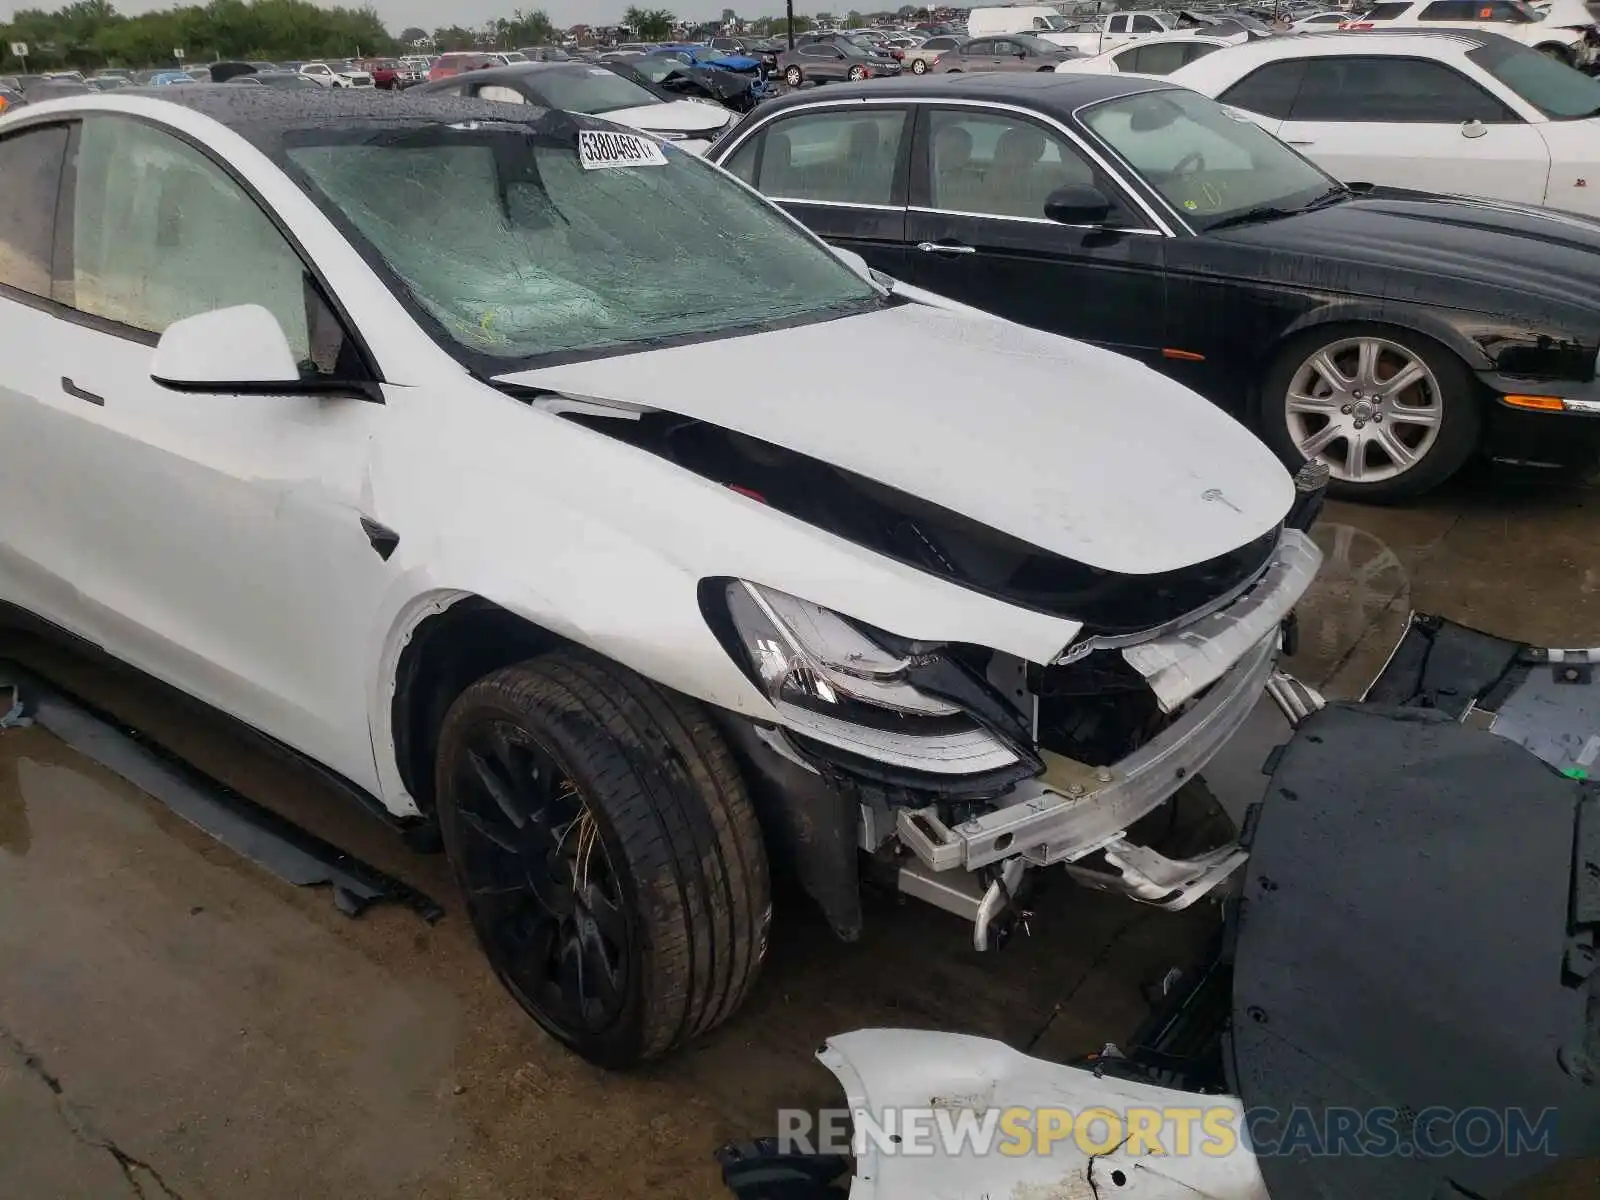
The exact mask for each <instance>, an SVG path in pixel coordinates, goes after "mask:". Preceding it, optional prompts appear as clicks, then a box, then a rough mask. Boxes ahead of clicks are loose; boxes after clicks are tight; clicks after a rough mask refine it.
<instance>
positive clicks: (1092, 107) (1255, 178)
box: [709, 74, 1600, 500]
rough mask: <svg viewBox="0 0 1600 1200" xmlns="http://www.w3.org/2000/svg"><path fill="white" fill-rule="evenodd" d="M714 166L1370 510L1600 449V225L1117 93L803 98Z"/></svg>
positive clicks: (904, 270) (1113, 86) (939, 83)
mask: <svg viewBox="0 0 1600 1200" xmlns="http://www.w3.org/2000/svg"><path fill="white" fill-rule="evenodd" d="M709 157H710V158H711V160H712V161H714V162H717V163H720V164H721V165H723V166H724V167H726V168H727V169H729V170H730V171H732V172H733V173H734V174H735V175H738V176H739V177H740V178H742V179H743V180H745V181H746V182H747V183H750V184H752V185H753V186H755V187H757V188H759V189H760V190H761V191H762V192H764V193H766V194H767V195H769V196H771V197H772V198H773V199H774V200H776V201H778V202H779V203H781V204H782V205H783V206H784V207H785V208H786V209H788V210H789V211H790V212H792V213H793V214H794V215H795V216H796V217H797V218H798V219H800V220H801V221H803V222H805V223H806V224H807V225H809V226H810V227H811V228H812V229H814V230H815V231H816V232H817V233H819V234H821V235H822V236H823V237H825V238H827V239H828V240H829V241H831V242H833V243H835V244H836V245H838V246H840V247H842V248H845V249H848V250H852V251H855V252H857V253H859V254H860V255H861V256H862V257H863V258H865V259H866V260H867V262H868V263H869V264H870V265H871V266H873V267H875V268H877V269H879V270H880V271H882V272H884V273H885V274H888V275H891V276H894V277H896V278H898V279H901V280H904V281H905V282H907V283H910V284H913V285H916V286H919V287H923V288H926V289H928V290H930V291H934V292H939V293H943V294H944V295H947V296H950V297H951V298H953V299H957V300H961V301H965V302H966V303H968V304H972V305H974V306H976V307H979V308H983V309H987V310H989V311H991V312H994V313H996V314H998V315H1000V316H1003V317H1008V318H1010V319H1012V320H1015V321H1019V322H1021V323H1024V324H1028V325H1033V326H1037V327H1039V328H1042V329H1048V330H1052V331H1054V332H1057V333H1062V334H1066V335H1068V336H1071V337H1075V338H1080V339H1083V340H1085V341H1089V342H1093V343H1096V344H1099V345H1102V346H1106V347H1109V348H1111V349H1115V350H1118V351H1120V352H1122V353H1125V354H1128V355H1132V356H1134V357H1137V358H1140V359H1142V360H1144V361H1145V362H1147V363H1148V364H1150V365H1151V366H1153V367H1156V368H1157V369H1159V370H1162V371H1165V372H1166V373H1168V374H1170V375H1173V376H1174V377H1176V378H1178V379H1180V380H1182V381H1183V382H1185V383H1187V384H1189V385H1190V386H1191V387H1193V388H1195V389H1196V390H1197V391H1199V392H1201V393H1202V394H1203V395H1205V396H1207V397H1209V398H1210V399H1211V400H1213V401H1214V402H1216V403H1218V404H1220V405H1222V406H1224V407H1226V408H1227V409H1229V410H1230V411H1231V412H1233V413H1235V414H1236V415H1237V416H1239V418H1240V419H1241V420H1245V421H1248V422H1250V423H1251V424H1253V425H1254V426H1255V428H1256V429H1257V430H1258V431H1259V433H1260V435H1261V436H1262V437H1263V438H1264V439H1265V440H1266V441H1267V443H1268V444H1270V445H1271V446H1272V447H1273V448H1274V449H1275V450H1277V451H1278V452H1279V453H1280V454H1281V455H1282V456H1283V458H1284V459H1285V461H1287V462H1290V463H1295V462H1298V461H1300V460H1301V459H1302V458H1303V457H1305V456H1314V457H1317V458H1320V459H1322V460H1323V461H1325V462H1326V463H1327V464H1328V465H1329V467H1330V468H1331V469H1332V472H1333V477H1334V488H1335V490H1336V491H1338V492H1339V493H1342V494H1343V495H1345V496H1350V497H1360V498H1365V499H1370V500H1387V499H1395V498H1399V497H1403V496H1411V495H1416V494H1417V493H1420V492H1422V491H1425V490H1427V489H1428V488H1431V487H1433V486H1434V485H1436V484H1438V483H1440V482H1442V481H1443V480H1444V479H1445V478H1447V477H1448V476H1450V475H1451V474H1453V473H1454V472H1455V471H1456V470H1457V469H1458V468H1459V467H1461V466H1462V464H1463V463H1465V462H1466V461H1467V460H1468V459H1469V458H1470V457H1472V456H1473V455H1474V453H1475V452H1478V451H1482V452H1484V453H1486V454H1487V455H1489V456H1490V457H1492V458H1495V459H1500V460H1508V461H1515V462H1517V463H1520V464H1524V465H1536V466H1548V467H1573V466H1580V465H1587V464H1589V463H1591V462H1592V461H1593V459H1594V456H1595V453H1596V450H1597V448H1600V421H1597V420H1595V419H1594V418H1595V417H1596V416H1600V381H1597V379H1596V371H1595V367H1596V355H1597V353H1600V222H1596V221H1592V220H1589V219H1587V218H1583V217H1574V216H1569V215H1567V214H1564V213H1555V212H1549V211H1545V210H1540V209H1533V208H1521V207H1516V206H1512V205H1507V204H1499V203H1488V202H1474V201H1470V200H1461V199H1454V198H1449V199H1447V198H1444V197H1440V196H1433V195H1428V194H1424V193H1419V192H1401V191H1393V190H1381V189H1370V188H1367V189H1356V190H1352V189H1351V188H1348V187H1345V186H1344V185H1342V184H1340V183H1338V182H1337V181H1335V180H1334V179H1333V178H1331V177H1330V176H1328V175H1326V174H1324V173H1323V172H1322V171H1321V170H1320V169H1319V168H1317V167H1315V166H1313V165H1312V164H1311V163H1309V162H1308V161H1306V160H1305V159H1304V158H1302V157H1301V156H1300V155H1298V154H1297V153H1295V152H1294V151H1293V150H1290V149H1289V148H1288V147H1287V146H1285V145H1283V143H1281V142H1279V141H1277V140H1276V139H1275V138H1273V137H1272V136H1271V135H1269V134H1267V133H1266V132H1265V131H1263V130H1262V129H1261V128H1260V127H1259V126H1257V125H1255V124H1254V123H1252V122H1250V121H1247V120H1241V119H1237V118H1235V117H1234V116H1232V115H1230V114H1229V112H1228V110H1226V109H1224V108H1223V107H1221V106H1220V105H1218V104H1216V103H1215V102H1214V101H1211V100H1208V99H1206V98H1205V97H1203V96H1200V95H1198V94H1196V93H1194V92H1191V91H1189V90H1187V89H1185V88H1179V87H1176V86H1173V85H1170V84H1167V83H1165V82H1164V81H1159V80H1155V79H1145V78H1135V77H1131V76H1118V75H1090V74H1081V75H1080V74H1037V75H1036V74H1015V75H1003V74H985V75H959V76H954V77H950V76H944V75H939V76H932V75H930V76H924V77H922V78H920V79H912V78H906V79H901V80H889V81H884V82H881V83H875V84H869V85H865V86H860V87H858V86H854V85H845V86H843V87H838V88H828V89H826V90H825V91H823V92H821V93H812V92H805V93H800V94H796V95H791V96H787V97H784V98H781V99H779V100H776V101H774V102H772V103H771V104H769V105H765V106H763V107H762V108H761V110H760V111H759V112H758V113H756V114H755V115H753V116H752V117H750V118H749V119H748V120H747V121H746V122H745V123H744V124H743V125H742V126H740V127H739V128H738V129H737V130H735V131H734V133H733V134H731V135H730V136H729V137H727V138H725V139H724V140H723V141H722V142H719V143H718V144H717V146H716V147H715V148H714V149H713V151H712V152H711V154H710V156H709ZM1083 399H1088V398H1083ZM1095 399H1098V400H1099V401H1100V402H1105V403H1110V402H1113V401H1120V400H1122V399H1124V398H1120V397H1099V398H1095Z"/></svg>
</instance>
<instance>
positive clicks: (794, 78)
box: [783, 67, 805, 88]
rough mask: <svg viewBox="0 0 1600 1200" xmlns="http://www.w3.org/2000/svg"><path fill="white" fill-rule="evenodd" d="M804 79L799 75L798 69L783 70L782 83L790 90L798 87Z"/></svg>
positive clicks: (786, 68)
mask: <svg viewBox="0 0 1600 1200" xmlns="http://www.w3.org/2000/svg"><path fill="white" fill-rule="evenodd" d="M804 79H805V76H804V75H802V74H801V73H800V68H799V67H785V68H784V69H783V81H784V82H785V83H787V84H788V85H789V86H790V87H792V88H797V87H799V86H800V83H801V81H802V80H804Z"/></svg>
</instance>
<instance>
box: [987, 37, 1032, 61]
mask: <svg viewBox="0 0 1600 1200" xmlns="http://www.w3.org/2000/svg"><path fill="white" fill-rule="evenodd" d="M994 52H995V53H996V54H998V55H1000V57H1002V58H1007V57H1014V56H1016V55H1018V54H1025V53H1027V51H1025V50H1023V48H1022V44H1021V43H1020V42H1006V41H999V42H996V43H995V44H994Z"/></svg>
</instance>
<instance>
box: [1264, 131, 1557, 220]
mask: <svg viewBox="0 0 1600 1200" xmlns="http://www.w3.org/2000/svg"><path fill="white" fill-rule="evenodd" d="M1478 128H1481V129H1482V130H1483V131H1484V132H1483V133H1482V135H1481V136H1478V137H1468V136H1466V135H1465V134H1464V133H1463V132H1462V129H1463V127H1462V126H1461V125H1458V124H1450V125H1443V124H1440V125H1434V124H1422V123H1417V124H1398V123H1396V124H1382V125H1379V124H1369V123H1365V122H1355V121H1351V122H1341V121H1284V122H1283V123H1282V124H1281V125H1280V126H1279V127H1278V130H1277V133H1278V136H1279V137H1280V138H1281V139H1283V140H1284V141H1285V142H1288V143H1289V145H1291V146H1293V147H1294V148H1295V149H1296V150H1299V151H1300V153H1302V154H1304V155H1305V156H1306V157H1307V158H1309V159H1311V160H1312V161H1313V162H1315V163H1317V164H1318V165H1319V166H1321V167H1322V168H1323V170H1325V171H1327V172H1328V173H1329V174H1331V175H1333V176H1334V177H1335V178H1336V179H1339V180H1342V181H1343V182H1345V183H1377V184H1384V185H1387V186H1390V187H1404V188H1416V189H1418V190H1419V191H1425V192H1453V193H1465V194H1467V195H1474V196H1489V197H1493V198H1495V199H1499V200H1517V201H1521V202H1524V203H1530V204H1539V203H1542V202H1543V200H1544V191H1545V179H1546V177H1547V176H1548V174H1549V169H1550V158H1549V151H1548V150H1547V149H1546V147H1545V143H1544V139H1543V138H1541V137H1540V136H1539V133H1538V131H1537V129H1535V128H1534V127H1533V126H1531V125H1510V124H1507V125H1480V126H1478Z"/></svg>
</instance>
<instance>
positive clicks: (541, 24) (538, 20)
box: [505, 8, 560, 48]
mask: <svg viewBox="0 0 1600 1200" xmlns="http://www.w3.org/2000/svg"><path fill="white" fill-rule="evenodd" d="M505 35H506V39H507V42H506V44H507V45H509V46H511V47H513V48H514V47H517V46H545V45H549V44H550V43H552V42H556V41H559V40H560V39H559V38H558V37H557V36H556V27H555V25H554V24H553V23H552V22H551V20H550V18H549V16H547V15H546V14H545V11H544V9H542V8H536V9H534V10H533V11H532V12H524V11H523V10H522V9H520V8H519V9H517V11H516V12H514V13H512V14H511V19H510V20H509V21H507V22H506V28H505Z"/></svg>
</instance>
